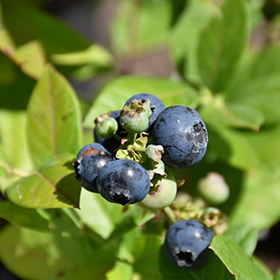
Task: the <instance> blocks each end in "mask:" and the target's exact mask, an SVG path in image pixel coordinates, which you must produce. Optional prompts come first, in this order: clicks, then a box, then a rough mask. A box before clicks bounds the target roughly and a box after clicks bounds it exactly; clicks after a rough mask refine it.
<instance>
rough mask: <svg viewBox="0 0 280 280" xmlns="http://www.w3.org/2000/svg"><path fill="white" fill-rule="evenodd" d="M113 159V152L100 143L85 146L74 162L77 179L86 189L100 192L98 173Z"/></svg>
mask: <svg viewBox="0 0 280 280" xmlns="http://www.w3.org/2000/svg"><path fill="white" fill-rule="evenodd" d="M113 160H114V159H113V157H112V156H111V154H110V153H109V152H108V151H107V150H106V149H105V148H104V147H103V146H102V145H101V144H99V143H93V144H88V145H86V146H84V147H83V148H82V149H81V150H80V151H79V153H78V156H77V160H76V161H75V163H74V164H73V166H74V169H75V173H76V178H77V180H78V181H79V182H80V184H81V185H82V186H83V187H84V188H85V189H87V190H89V191H91V192H96V193H98V189H97V185H96V180H97V175H98V173H99V171H100V169H101V168H102V167H103V166H104V165H105V164H107V163H108V162H111V161H113Z"/></svg>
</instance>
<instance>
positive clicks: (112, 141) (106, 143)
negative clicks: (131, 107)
mask: <svg viewBox="0 0 280 280" xmlns="http://www.w3.org/2000/svg"><path fill="white" fill-rule="evenodd" d="M107 115H108V116H109V117H111V118H114V119H115V120H116V121H117V123H118V130H117V132H116V134H117V135H120V132H121V131H122V130H124V129H123V128H122V127H121V125H120V110H117V111H112V112H110V113H108V114H107ZM93 133H94V140H95V142H96V143H99V144H101V145H102V146H103V147H104V148H106V149H107V150H108V151H109V152H110V153H111V154H112V155H114V154H115V151H116V149H117V148H118V147H119V145H120V142H119V141H118V140H117V139H116V138H114V137H111V138H107V139H105V138H102V137H100V136H98V135H97V133H96V131H95V129H94V130H93Z"/></svg>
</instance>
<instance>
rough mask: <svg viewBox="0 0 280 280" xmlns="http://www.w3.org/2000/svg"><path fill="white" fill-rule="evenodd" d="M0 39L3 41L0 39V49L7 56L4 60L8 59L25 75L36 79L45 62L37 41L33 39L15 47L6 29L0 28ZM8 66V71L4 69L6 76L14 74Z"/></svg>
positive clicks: (40, 46) (43, 53) (42, 51)
mask: <svg viewBox="0 0 280 280" xmlns="http://www.w3.org/2000/svg"><path fill="white" fill-rule="evenodd" d="M1 39H3V41H0V50H1V52H2V53H3V54H5V55H6V56H7V58H6V60H9V59H10V60H11V61H13V62H14V63H15V64H16V65H17V66H18V67H19V69H20V70H21V71H22V72H23V73H24V74H25V75H27V76H29V77H30V78H32V79H35V80H37V79H38V78H39V77H40V75H41V74H42V72H43V70H44V67H45V64H46V63H47V61H46V56H45V52H44V50H43V47H42V45H41V44H40V43H39V42H38V41H36V40H33V41H30V42H28V43H26V44H24V45H22V46H19V47H17V46H16V45H15V44H14V42H13V40H12V38H10V35H9V33H8V32H7V30H6V29H3V30H0V40H1ZM1 56H2V54H1V55H0V58H1ZM1 62H2V61H1ZM4 63H5V60H4ZM1 65H2V63H1ZM9 65H10V64H7V62H6V66H9ZM4 66H5V64H4ZM10 68H11V67H9V68H8V69H7V70H8V71H5V72H6V74H4V75H5V76H7V75H9V76H8V77H11V75H12V74H14V73H13V72H12V73H10V72H11V71H12V70H13V68H11V69H10ZM2 75H3V74H2ZM0 78H1V76H0ZM6 79H7V78H6ZM11 81H12V80H11ZM11 81H10V82H11Z"/></svg>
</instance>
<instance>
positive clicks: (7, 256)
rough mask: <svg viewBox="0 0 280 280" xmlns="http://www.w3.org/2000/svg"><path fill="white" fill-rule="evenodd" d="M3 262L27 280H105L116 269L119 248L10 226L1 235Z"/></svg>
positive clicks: (0, 256) (85, 239) (84, 239)
mask: <svg viewBox="0 0 280 280" xmlns="http://www.w3.org/2000/svg"><path fill="white" fill-rule="evenodd" d="M0 247H1V252H0V258H1V260H2V262H3V263H4V264H5V266H6V267H8V269H9V270H11V271H12V272H14V273H15V274H17V275H19V276H20V277H22V278H24V279H34V280H57V279H63V280H80V279H93V280H97V279H103V278H101V276H102V275H105V274H106V272H107V271H108V270H109V269H111V267H113V266H114V261H115V248H114V247H113V246H107V247H106V248H103V249H99V248H98V247H97V245H96V244H95V243H94V242H93V241H92V240H90V239H88V238H86V237H84V238H82V239H70V238H62V237H59V236H55V235H53V234H46V233H39V232H35V231H31V230H27V229H22V228H21V229H20V228H18V227H15V226H12V225H9V226H7V227H6V228H5V229H4V230H2V231H1V234H0Z"/></svg>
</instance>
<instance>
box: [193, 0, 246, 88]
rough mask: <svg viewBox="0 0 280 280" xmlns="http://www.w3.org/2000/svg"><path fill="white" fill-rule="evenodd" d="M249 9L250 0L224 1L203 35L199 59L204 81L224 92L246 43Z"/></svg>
mask: <svg viewBox="0 0 280 280" xmlns="http://www.w3.org/2000/svg"><path fill="white" fill-rule="evenodd" d="M248 32H249V9H248V4H247V1H246V0H227V1H224V2H223V5H222V7H221V14H219V15H216V17H215V18H213V19H212V20H211V22H210V23H209V24H208V26H207V28H205V29H204V31H203V32H202V33H201V35H200V42H199V48H198V63H199V69H200V73H201V76H202V78H203V81H204V83H205V84H206V85H207V86H208V87H209V88H210V89H211V90H213V91H215V92H221V91H223V90H224V89H225V88H226V86H227V85H228V84H229V82H231V80H232V78H233V75H234V74H235V71H236V69H237V66H238V63H239V60H240V57H241V55H242V53H243V51H244V49H245V47H246V43H247V39H248Z"/></svg>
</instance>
